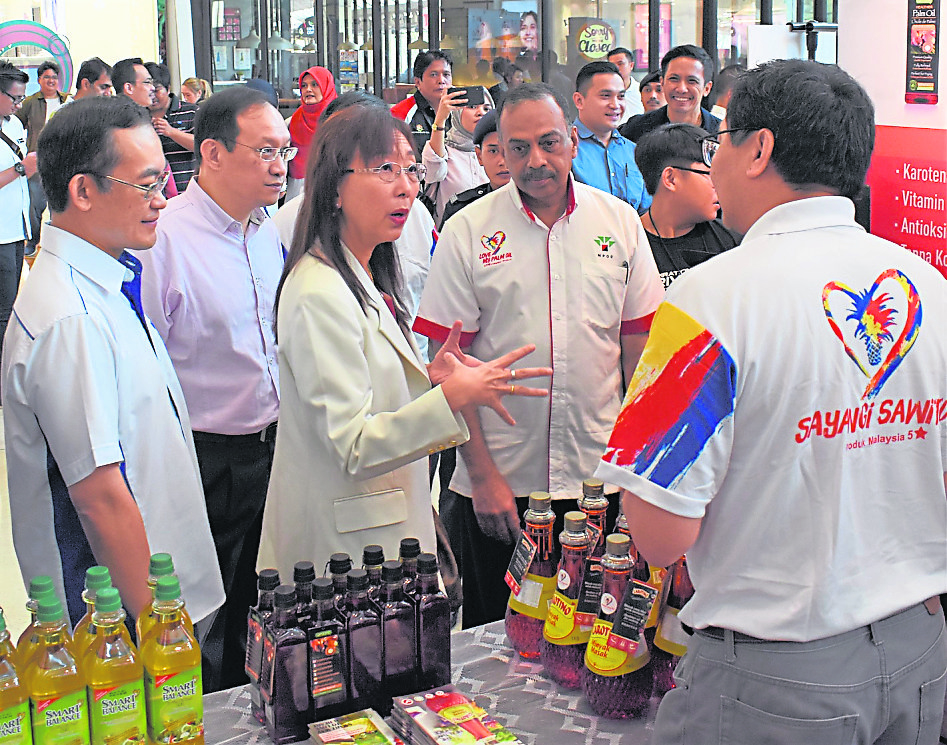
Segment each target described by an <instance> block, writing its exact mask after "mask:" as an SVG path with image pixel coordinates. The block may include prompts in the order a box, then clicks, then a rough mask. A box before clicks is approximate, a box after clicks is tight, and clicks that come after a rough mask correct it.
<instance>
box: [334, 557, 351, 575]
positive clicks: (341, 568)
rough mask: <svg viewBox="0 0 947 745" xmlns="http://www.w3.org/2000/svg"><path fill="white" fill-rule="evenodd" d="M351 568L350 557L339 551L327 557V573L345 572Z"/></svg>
mask: <svg viewBox="0 0 947 745" xmlns="http://www.w3.org/2000/svg"><path fill="white" fill-rule="evenodd" d="M351 568H352V557H351V556H349V555H348V554H346V553H342V552H339V553H337V554H332V556H330V557H329V574H345V573H346V572H347V571H349V570H350V569H351Z"/></svg>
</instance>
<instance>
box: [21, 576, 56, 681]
mask: <svg viewBox="0 0 947 745" xmlns="http://www.w3.org/2000/svg"><path fill="white" fill-rule="evenodd" d="M27 594H28V597H29V599H28V600H27V601H26V609H27V610H28V611H29V612H30V623H29V625H28V626H27V627H26V628H25V629H23V633H22V634H20V638H19V639H17V642H16V655H17V659H18V660H19V662H20V665H21V666H25V665H26V663H27V662H29V659H30V656H31V655H32V654H33V652H35V651H36V645H37V643H38V641H39V638H38V637H37V636H36V608H37V604H38V603H39V599H40V598H41V597H43V596H44V595H55V590H54V589H53V578H52V577H50V576H49V575H46V574H40V575H37V576H36V577H33V579H31V580H30V587H29V590H28V591H27Z"/></svg>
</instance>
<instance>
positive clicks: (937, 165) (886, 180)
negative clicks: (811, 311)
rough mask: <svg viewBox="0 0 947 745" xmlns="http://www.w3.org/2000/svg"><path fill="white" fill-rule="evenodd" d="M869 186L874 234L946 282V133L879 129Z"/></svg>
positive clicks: (904, 128)
mask: <svg viewBox="0 0 947 745" xmlns="http://www.w3.org/2000/svg"><path fill="white" fill-rule="evenodd" d="M868 185H869V186H870V187H871V232H872V233H873V234H874V235H877V236H880V237H882V238H886V239H888V240H889V241H893V242H894V243H897V244H899V245H901V246H904V247H905V248H907V249H908V250H910V251H912V252H914V253H916V254H917V255H918V256H920V257H921V258H923V259H925V260H926V261H928V262H930V263H931V264H933V265H934V266H935V267H937V268H938V269H939V270H940V272H941V273H942V274H943V275H944V276H945V277H947V130H943V129H919V128H914V127H886V126H879V127H877V128H876V134H875V153H874V156H873V157H872V160H871V168H869V170H868Z"/></svg>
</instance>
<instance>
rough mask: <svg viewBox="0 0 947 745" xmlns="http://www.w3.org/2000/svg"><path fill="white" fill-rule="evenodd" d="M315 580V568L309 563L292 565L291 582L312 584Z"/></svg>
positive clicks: (303, 562)
mask: <svg viewBox="0 0 947 745" xmlns="http://www.w3.org/2000/svg"><path fill="white" fill-rule="evenodd" d="M315 578H316V567H315V566H314V565H313V563H312V562H311V561H297V562H296V563H295V564H293V582H295V583H296V584H297V585H298V584H299V583H300V582H312V581H313V580H314V579H315Z"/></svg>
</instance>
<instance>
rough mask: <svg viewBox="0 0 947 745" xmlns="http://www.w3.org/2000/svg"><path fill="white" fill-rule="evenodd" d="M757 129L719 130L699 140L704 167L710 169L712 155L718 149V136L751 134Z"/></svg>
mask: <svg viewBox="0 0 947 745" xmlns="http://www.w3.org/2000/svg"><path fill="white" fill-rule="evenodd" d="M757 129H759V127H733V128H732V129H721V130H720V131H719V132H716V133H715V134H712V135H707V136H706V137H703V138H701V141H700V153H701V155H702V156H703V159H704V165H705V166H707V167H708V168H709V167H710V162H711V161H712V160H713V159H714V155H716V153H717V148H719V147H720V140H719V137H720V135H727V134H730V133H731V132H753V131H755V130H757Z"/></svg>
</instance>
